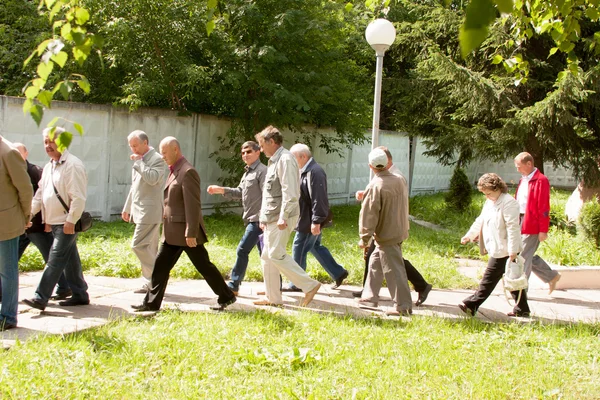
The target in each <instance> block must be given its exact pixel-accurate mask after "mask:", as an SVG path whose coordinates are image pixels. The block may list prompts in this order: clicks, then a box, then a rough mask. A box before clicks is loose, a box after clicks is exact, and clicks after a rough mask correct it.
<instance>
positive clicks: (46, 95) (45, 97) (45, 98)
mask: <svg viewBox="0 0 600 400" xmlns="http://www.w3.org/2000/svg"><path fill="white" fill-rule="evenodd" d="M37 99H38V100H39V101H40V103H42V104H43V105H45V106H46V107H47V108H51V107H52V92H51V91H49V90H43V91H41V92H40V94H38V95H37Z"/></svg>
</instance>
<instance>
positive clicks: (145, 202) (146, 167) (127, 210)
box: [121, 130, 166, 293]
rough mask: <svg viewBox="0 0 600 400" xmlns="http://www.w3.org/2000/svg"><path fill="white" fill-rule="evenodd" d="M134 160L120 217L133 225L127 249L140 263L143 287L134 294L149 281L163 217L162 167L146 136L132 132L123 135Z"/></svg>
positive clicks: (163, 179)
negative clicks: (128, 187)
mask: <svg viewBox="0 0 600 400" xmlns="http://www.w3.org/2000/svg"><path fill="white" fill-rule="evenodd" d="M127 141H128V142H129V148H130V149H131V153H132V154H131V156H130V157H129V158H130V159H131V160H133V161H134V163H133V169H132V171H131V189H130V190H129V194H128V195H127V200H126V201H125V206H124V207H123V212H122V213H121V218H123V221H126V222H131V223H133V224H135V230H134V231H133V238H132V240H131V249H132V250H133V252H134V253H135V255H136V256H137V257H138V258H139V260H140V263H141V264H142V277H143V278H144V285H143V286H142V287H141V288H140V289H137V290H136V291H135V293H146V292H147V291H148V288H149V286H150V282H151V280H152V270H153V269H154V261H155V259H156V253H157V252H158V238H159V234H160V223H161V222H162V217H163V190H164V188H165V180H166V179H165V171H166V164H165V162H164V161H163V159H162V157H161V156H160V154H158V153H157V152H156V150H154V149H153V148H152V147H150V145H149V143H148V135H146V133H145V132H144V131H140V130H136V131H133V132H131V133H130V134H129V136H127Z"/></svg>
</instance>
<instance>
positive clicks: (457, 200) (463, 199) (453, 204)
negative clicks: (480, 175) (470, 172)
mask: <svg viewBox="0 0 600 400" xmlns="http://www.w3.org/2000/svg"><path fill="white" fill-rule="evenodd" d="M472 190H473V188H472V186H471V183H470V182H469V178H468V177H467V174H465V171H464V170H463V169H462V168H460V167H456V168H455V169H454V173H453V174H452V179H450V191H449V192H448V193H446V196H445V198H444V200H445V201H446V205H447V206H448V207H449V208H452V209H455V210H458V211H465V210H466V209H467V208H469V206H470V205H471V191H472Z"/></svg>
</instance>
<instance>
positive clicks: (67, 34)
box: [60, 22, 73, 40]
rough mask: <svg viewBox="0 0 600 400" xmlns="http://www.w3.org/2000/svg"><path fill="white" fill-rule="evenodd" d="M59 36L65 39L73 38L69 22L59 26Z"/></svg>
mask: <svg viewBox="0 0 600 400" xmlns="http://www.w3.org/2000/svg"><path fill="white" fill-rule="evenodd" d="M60 36H62V37H63V38H65V40H72V39H73V35H72V34H71V24H70V23H68V22H67V23H66V24H64V25H63V26H62V28H60Z"/></svg>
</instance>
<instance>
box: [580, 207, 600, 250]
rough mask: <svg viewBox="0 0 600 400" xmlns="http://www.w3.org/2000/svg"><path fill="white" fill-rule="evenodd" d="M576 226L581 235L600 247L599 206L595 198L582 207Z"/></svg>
mask: <svg viewBox="0 0 600 400" xmlns="http://www.w3.org/2000/svg"><path fill="white" fill-rule="evenodd" d="M578 225H579V228H580V230H581V232H582V233H583V235H584V236H585V237H586V238H587V239H589V240H591V241H593V242H595V243H596V247H600V204H599V203H598V200H597V199H596V198H594V199H593V200H591V201H589V202H587V203H585V204H584V205H583V207H582V208H581V213H580V214H579V220H578Z"/></svg>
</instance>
